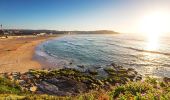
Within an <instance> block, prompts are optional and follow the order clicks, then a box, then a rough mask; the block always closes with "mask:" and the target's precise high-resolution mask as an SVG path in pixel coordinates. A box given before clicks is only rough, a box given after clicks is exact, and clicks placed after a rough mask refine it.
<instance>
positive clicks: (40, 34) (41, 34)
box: [37, 33, 46, 36]
mask: <svg viewBox="0 0 170 100" xmlns="http://www.w3.org/2000/svg"><path fill="white" fill-rule="evenodd" d="M44 35H46V33H39V34H37V36H44Z"/></svg>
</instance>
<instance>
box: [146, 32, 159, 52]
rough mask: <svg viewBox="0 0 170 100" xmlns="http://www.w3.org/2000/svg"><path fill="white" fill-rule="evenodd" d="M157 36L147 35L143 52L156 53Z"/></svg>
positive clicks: (157, 45)
mask: <svg viewBox="0 0 170 100" xmlns="http://www.w3.org/2000/svg"><path fill="white" fill-rule="evenodd" d="M159 37H160V36H159V34H154V35H153V34H152V35H148V37H147V43H146V47H145V50H148V51H156V50H158V49H159Z"/></svg>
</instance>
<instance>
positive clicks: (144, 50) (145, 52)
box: [36, 34, 170, 77]
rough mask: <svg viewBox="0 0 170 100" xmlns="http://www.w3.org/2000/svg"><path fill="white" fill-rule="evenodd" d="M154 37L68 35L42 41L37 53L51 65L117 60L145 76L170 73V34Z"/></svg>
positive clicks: (103, 63)
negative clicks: (168, 35)
mask: <svg viewBox="0 0 170 100" xmlns="http://www.w3.org/2000/svg"><path fill="white" fill-rule="evenodd" d="M153 38H154V37H153ZM153 38H152V37H151V39H148V38H147V37H146V36H142V35H141V36H139V35H134V34H113V35H112V34H79V35H78V34H75V35H65V36H62V37H59V38H56V39H52V40H49V41H46V42H44V43H42V44H40V45H39V46H38V47H37V48H36V56H37V57H38V58H39V60H41V62H42V63H43V65H44V66H48V67H51V68H62V67H75V66H77V65H84V66H85V67H96V66H97V67H99V68H103V67H105V66H107V65H109V64H111V63H115V64H118V65H121V66H123V67H125V68H134V69H136V70H137V71H138V72H139V73H140V74H142V75H144V76H148V75H149V76H154V77H170V37H167V36H164V37H163V36H162V37H159V39H158V38H157V40H156V39H153Z"/></svg>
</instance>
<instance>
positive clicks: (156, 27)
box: [139, 11, 170, 50]
mask: <svg viewBox="0 0 170 100" xmlns="http://www.w3.org/2000/svg"><path fill="white" fill-rule="evenodd" d="M169 18H170V16H169V13H166V12H163V11H155V12H152V13H149V14H147V15H145V16H144V17H143V18H141V20H140V24H139V32H140V33H142V34H144V35H145V36H146V37H147V41H148V44H147V46H146V49H148V50H155V49H157V48H158V45H159V43H158V42H159V37H160V36H162V35H163V34H164V33H166V32H167V31H168V29H169V25H168V24H169V22H170V19H169Z"/></svg>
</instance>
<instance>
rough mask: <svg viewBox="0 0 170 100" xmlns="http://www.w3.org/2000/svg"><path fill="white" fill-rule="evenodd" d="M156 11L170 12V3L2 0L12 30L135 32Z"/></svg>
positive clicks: (2, 14) (1, 11) (0, 16)
mask: <svg viewBox="0 0 170 100" xmlns="http://www.w3.org/2000/svg"><path fill="white" fill-rule="evenodd" d="M154 11H164V12H165V13H167V14H168V13H170V0H0V24H2V25H3V27H4V28H8V29H52V30H114V31H118V32H126V33H135V32H139V31H138V29H139V27H138V26H140V22H141V20H142V19H143V17H144V16H146V15H147V14H149V13H152V12H154ZM168 11H169V12H168ZM146 24H147V23H146ZM169 29H170V28H169ZM167 31H170V30H167Z"/></svg>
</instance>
